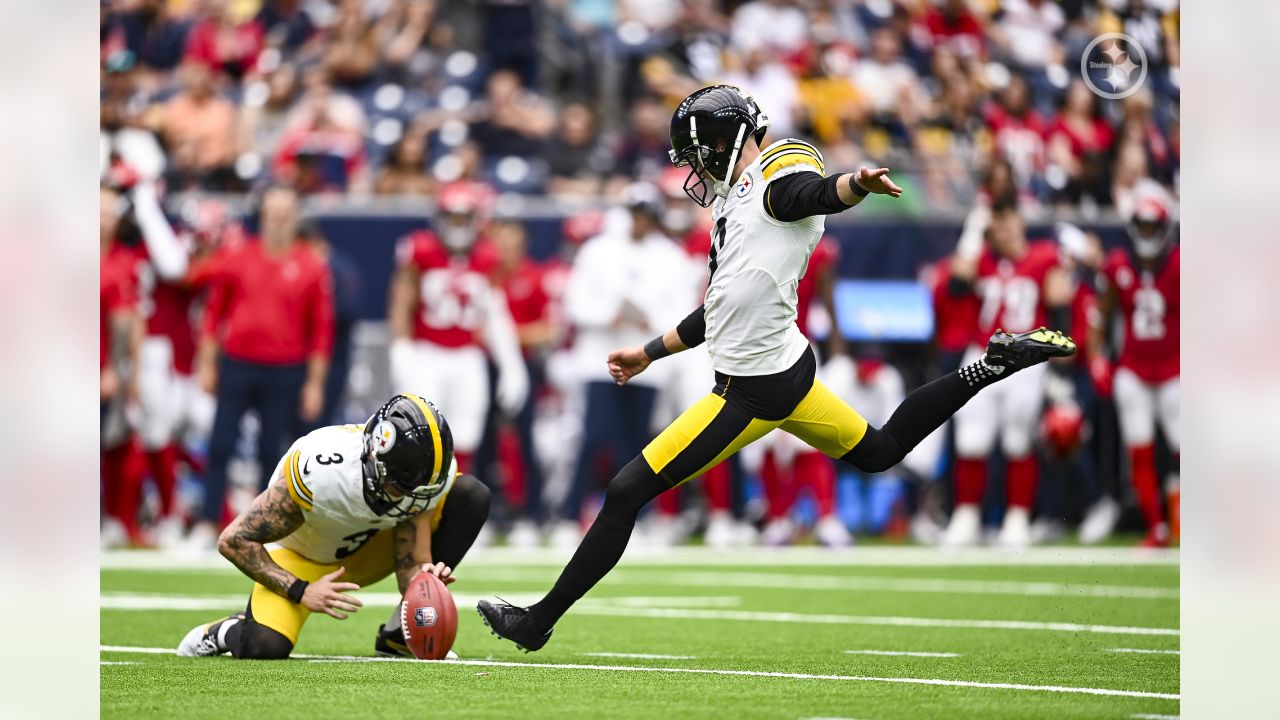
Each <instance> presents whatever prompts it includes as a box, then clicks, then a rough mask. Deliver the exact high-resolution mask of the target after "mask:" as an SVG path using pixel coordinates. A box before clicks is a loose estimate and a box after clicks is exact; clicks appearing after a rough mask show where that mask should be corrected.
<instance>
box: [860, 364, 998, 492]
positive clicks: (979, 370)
mask: <svg viewBox="0 0 1280 720" xmlns="http://www.w3.org/2000/svg"><path fill="white" fill-rule="evenodd" d="M1005 374H1007V373H999V372H996V371H995V370H993V369H992V368H991V366H989V365H987V364H986V363H985V362H984V361H983V360H981V359H979V360H977V361H976V362H973V363H970V364H969V365H965V366H964V367H962V368H960V369H959V370H956V371H955V372H951V373H947V374H946V375H943V376H942V377H940V378H938V379H937V380H934V381H932V382H929V383H925V384H924V385H921V386H920V387H918V388H916V389H915V390H912V391H911V393H910V394H909V395H907V397H906V398H904V399H903V401H902V404H900V405H898V408H897V409H896V410H894V411H893V415H892V416H891V417H890V418H889V421H888V422H886V423H885V424H884V427H882V428H874V427H868V428H867V434H866V435H864V436H863V438H862V440H861V441H860V442H859V443H858V444H857V445H855V446H854V448H853V449H852V450H850V451H849V452H847V453H845V454H844V456H843V457H841V458H840V459H841V460H844V461H845V462H848V463H851V464H852V465H854V466H855V467H857V468H858V469H860V470H862V471H864V472H871V473H875V472H884V471H885V470H888V469H889V468H891V467H893V466H894V465H897V464H898V463H899V462H901V461H902V458H904V457H906V455H907V453H909V452H911V450H912V449H913V448H915V446H916V445H919V444H920V442H921V441H922V440H924V439H925V438H926V437H928V436H929V433H931V432H933V431H934V430H937V429H938V428H939V427H941V426H942V424H943V423H945V422H946V421H947V420H948V419H949V418H950V417H951V416H952V415H955V414H956V411H957V410H959V409H960V408H961V407H963V406H964V404H965V403H967V402H969V400H970V399H971V398H972V397H973V396H974V395H977V394H978V391H979V390H981V389H982V388H984V387H986V386H988V385H990V384H991V383H994V382H995V381H997V380H999V379H1000V378H1001V377H1002V376H1003V375H1005Z"/></svg>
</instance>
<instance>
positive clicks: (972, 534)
mask: <svg viewBox="0 0 1280 720" xmlns="http://www.w3.org/2000/svg"><path fill="white" fill-rule="evenodd" d="M981 537H982V513H981V511H980V510H979V508H978V506H977V505H976V504H971V503H970V504H965V505H957V506H956V509H955V510H953V511H952V512H951V522H949V523H947V529H946V530H944V531H943V532H942V546H943V547H950V548H959V547H972V546H974V545H977V544H978V541H979V540H980V539H981Z"/></svg>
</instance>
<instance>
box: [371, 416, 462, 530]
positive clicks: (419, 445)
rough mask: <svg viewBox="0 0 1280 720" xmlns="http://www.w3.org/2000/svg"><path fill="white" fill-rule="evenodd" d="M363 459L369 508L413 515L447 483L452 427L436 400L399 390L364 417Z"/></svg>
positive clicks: (451, 455) (450, 456)
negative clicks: (400, 392) (393, 493)
mask: <svg viewBox="0 0 1280 720" xmlns="http://www.w3.org/2000/svg"><path fill="white" fill-rule="evenodd" d="M360 463H361V465H362V466H363V468H364V499H365V502H366V503H368V505H369V508H370V509H371V510H373V511H374V512H375V513H377V514H379V515H385V516H388V517H409V516H411V515H415V514H417V513H419V512H422V511H423V510H424V509H425V508H426V506H427V503H429V502H430V501H431V499H432V498H434V497H435V496H437V495H439V494H440V493H441V492H443V491H444V489H445V486H446V485H447V484H448V481H449V470H450V467H451V466H452V465H453V433H451V432H450V431H449V423H447V422H446V421H445V419H444V415H441V414H440V411H439V410H437V409H436V406H435V405H432V404H431V403H429V402H427V401H426V400H423V399H422V398H420V397H418V396H417V395H413V394H410V393H403V394H400V395H396V396H395V397H393V398H391V399H390V400H388V401H387V403H386V404H385V405H383V406H382V407H381V408H379V409H378V411H377V412H375V413H374V414H373V417H371V418H369V421H368V422H367V423H365V426H364V452H363V453H362V454H361V456H360ZM391 489H394V490H395V492H396V493H398V495H399V496H396V495H392V494H391V492H389V490H391Z"/></svg>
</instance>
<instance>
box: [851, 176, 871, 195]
mask: <svg viewBox="0 0 1280 720" xmlns="http://www.w3.org/2000/svg"><path fill="white" fill-rule="evenodd" d="M856 177H857V175H856V174H855V173H849V189H850V190H852V191H853V194H854V195H857V196H858V197H866V196H868V195H870V194H871V191H870V190H867V189H865V188H863V187H862V186H861V185H859V184H858V182H857V180H855V179H854V178H856Z"/></svg>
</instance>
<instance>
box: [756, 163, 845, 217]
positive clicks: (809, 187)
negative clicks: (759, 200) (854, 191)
mask: <svg viewBox="0 0 1280 720" xmlns="http://www.w3.org/2000/svg"><path fill="white" fill-rule="evenodd" d="M841 177H843V176H842V175H833V176H831V177H823V176H822V175H820V174H818V173H816V172H798V173H793V174H791V175H787V176H786V177H781V178H778V179H777V180H774V181H773V182H771V183H769V185H768V187H766V188H765V189H764V207H765V211H766V212H768V213H769V216H770V217H772V218H773V219H774V220H781V221H782V222H794V221H796V220H803V219H804V218H807V217H812V216H814V215H834V214H836V213H838V212H844V211H845V210H848V209H849V208H851V207H853V206H852V205H846V204H845V203H844V201H843V200H841V199H840V194H839V193H838V192H837V187H838V185H839V183H840V178H841Z"/></svg>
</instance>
